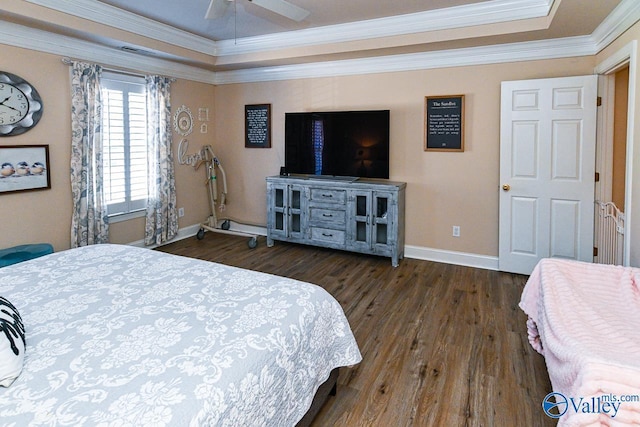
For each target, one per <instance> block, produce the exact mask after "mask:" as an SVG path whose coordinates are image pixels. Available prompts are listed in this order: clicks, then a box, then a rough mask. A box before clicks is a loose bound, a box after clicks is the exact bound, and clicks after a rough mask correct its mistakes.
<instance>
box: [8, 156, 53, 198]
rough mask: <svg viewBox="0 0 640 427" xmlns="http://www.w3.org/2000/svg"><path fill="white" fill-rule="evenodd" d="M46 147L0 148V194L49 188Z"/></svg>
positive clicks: (49, 174) (49, 177) (49, 179)
mask: <svg viewBox="0 0 640 427" xmlns="http://www.w3.org/2000/svg"><path fill="white" fill-rule="evenodd" d="M49 168H50V166H49V146H48V145H3V146H0V194H5V193H13V192H16V191H33V190H46V189H49V188H51V173H50V170H49Z"/></svg>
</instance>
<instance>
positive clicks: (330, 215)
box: [322, 213, 333, 218]
mask: <svg viewBox="0 0 640 427" xmlns="http://www.w3.org/2000/svg"><path fill="white" fill-rule="evenodd" d="M322 216H323V217H325V218H333V214H328V213H324V214H322Z"/></svg>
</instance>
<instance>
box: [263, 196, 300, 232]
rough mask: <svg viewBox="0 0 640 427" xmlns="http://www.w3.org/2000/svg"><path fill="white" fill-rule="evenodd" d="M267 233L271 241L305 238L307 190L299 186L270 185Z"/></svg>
mask: <svg viewBox="0 0 640 427" xmlns="http://www.w3.org/2000/svg"><path fill="white" fill-rule="evenodd" d="M267 190H268V191H267V198H268V200H267V202H268V205H269V210H268V219H267V232H268V237H269V238H270V239H279V238H281V239H286V238H299V239H301V238H302V237H303V233H304V230H305V228H306V227H305V226H304V222H305V221H306V215H304V207H305V190H304V188H303V187H301V186H298V185H286V184H285V185H279V184H269V185H268V188H267Z"/></svg>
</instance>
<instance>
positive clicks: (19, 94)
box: [0, 71, 42, 136]
mask: <svg viewBox="0 0 640 427" xmlns="http://www.w3.org/2000/svg"><path fill="white" fill-rule="evenodd" d="M40 117H42V99H41V98H40V95H39V94H38V91H37V90H36V89H35V88H34V87H33V86H32V85H31V84H30V83H29V82H27V81H26V80H24V79H22V78H20V77H18V76H16V75H15V74H11V73H7V72H4V71H0V136H14V135H20V134H22V133H25V132H26V131H28V130H29V129H31V128H33V127H34V126H35V125H37V124H38V121H40Z"/></svg>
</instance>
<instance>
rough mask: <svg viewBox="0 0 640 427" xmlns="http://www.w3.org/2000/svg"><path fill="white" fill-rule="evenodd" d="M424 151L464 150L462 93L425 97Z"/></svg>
mask: <svg viewBox="0 0 640 427" xmlns="http://www.w3.org/2000/svg"><path fill="white" fill-rule="evenodd" d="M424 111H425V126H424V128H425V129H424V141H425V143H424V149H425V151H464V95H449V96H426V97H425V107H424Z"/></svg>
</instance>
